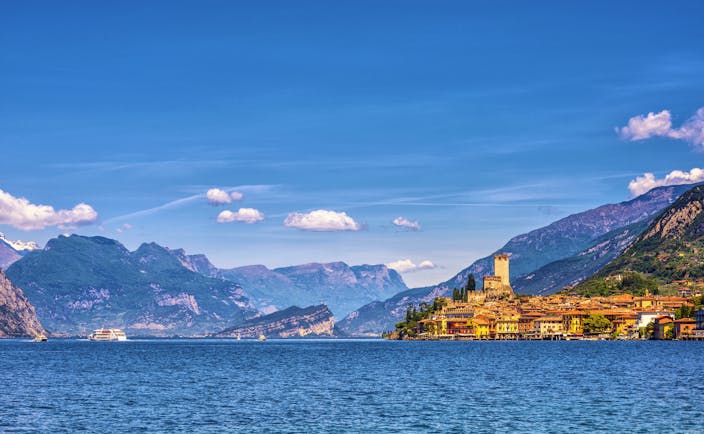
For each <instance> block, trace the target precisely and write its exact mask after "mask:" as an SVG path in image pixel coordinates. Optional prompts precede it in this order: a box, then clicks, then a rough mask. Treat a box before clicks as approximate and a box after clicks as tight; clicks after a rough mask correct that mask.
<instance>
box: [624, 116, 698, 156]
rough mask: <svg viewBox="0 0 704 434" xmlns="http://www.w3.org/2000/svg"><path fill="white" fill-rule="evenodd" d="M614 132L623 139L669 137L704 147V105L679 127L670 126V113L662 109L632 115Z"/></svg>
mask: <svg viewBox="0 0 704 434" xmlns="http://www.w3.org/2000/svg"><path fill="white" fill-rule="evenodd" d="M616 132H617V133H618V135H619V136H620V137H621V138H622V139H624V140H631V141H635V140H644V139H649V138H651V137H656V136H658V137H670V138H672V139H679V140H685V141H687V142H689V143H691V144H693V145H696V146H700V147H702V148H704V107H702V108H700V109H699V110H697V112H696V113H695V114H694V115H693V116H692V117H690V118H689V119H687V121H686V122H685V123H683V124H682V126H680V127H679V128H672V115H671V114H670V111H669V110H663V111H661V112H660V113H653V112H650V113H648V114H647V115H646V116H643V115H638V116H634V117H632V118H630V119H629V120H628V125H627V126H625V127H622V128H616Z"/></svg>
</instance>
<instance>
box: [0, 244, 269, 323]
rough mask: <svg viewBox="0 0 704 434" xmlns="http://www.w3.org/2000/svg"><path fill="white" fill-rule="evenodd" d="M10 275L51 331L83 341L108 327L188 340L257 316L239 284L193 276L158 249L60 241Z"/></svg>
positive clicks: (18, 264) (26, 259)
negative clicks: (132, 250)
mask: <svg viewBox="0 0 704 434" xmlns="http://www.w3.org/2000/svg"><path fill="white" fill-rule="evenodd" d="M7 276H8V277H9V278H10V280H11V281H12V282H13V283H14V284H15V285H17V286H19V287H20V288H22V289H23V291H24V293H25V294H26V296H27V298H29V300H30V301H31V303H32V304H33V305H34V307H35V308H36V311H37V315H38V316H39V319H40V321H41V322H42V324H44V326H45V327H46V328H47V329H48V330H49V331H51V332H59V333H65V334H81V335H84V334H86V333H87V332H89V331H90V330H92V329H94V328H98V327H103V326H105V327H119V328H124V329H126V330H127V332H128V334H132V335H134V334H143V335H162V336H171V335H176V334H178V335H189V336H190V335H197V334H202V333H205V332H207V331H212V330H217V329H222V328H225V327H227V326H230V325H232V324H236V323H239V322H242V321H244V320H246V319H247V318H250V317H252V316H255V315H256V314H257V312H256V310H255V309H254V308H253V306H252V305H251V304H250V302H249V300H248V299H247V297H246V296H245V295H244V292H243V290H242V288H241V287H240V286H239V285H237V284H235V283H232V282H229V281H225V280H221V279H214V278H209V277H205V276H203V275H201V274H199V273H195V272H193V271H191V270H189V269H188V268H186V267H184V265H183V264H182V263H181V262H180V261H179V260H178V259H177V257H176V256H175V255H173V254H172V252H171V251H170V250H168V249H166V248H164V247H161V246H159V245H157V244H154V243H151V244H143V245H142V246H140V247H139V249H137V250H136V251H135V252H130V251H128V250H127V249H126V248H125V247H124V246H123V245H122V244H120V243H119V242H117V241H115V240H111V239H108V238H103V237H82V236H77V235H72V236H70V237H63V236H62V237H59V238H55V239H52V240H50V241H49V243H47V246H46V248H45V249H44V250H41V251H34V252H31V253H29V254H27V255H26V256H25V257H24V258H23V259H21V260H19V261H17V262H15V263H14V264H13V265H12V266H11V267H10V268H8V270H7Z"/></svg>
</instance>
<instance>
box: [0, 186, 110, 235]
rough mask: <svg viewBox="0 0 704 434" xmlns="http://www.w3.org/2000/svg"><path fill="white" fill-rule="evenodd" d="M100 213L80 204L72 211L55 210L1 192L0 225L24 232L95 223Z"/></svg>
mask: <svg viewBox="0 0 704 434" xmlns="http://www.w3.org/2000/svg"><path fill="white" fill-rule="evenodd" d="M97 219H98V213H97V212H95V210H94V209H93V207H91V206H90V205H88V204H85V203H79V204H78V205H76V206H74V207H73V208H72V209H70V210H65V209H60V210H58V211H56V210H54V207H52V206H49V205H35V204H33V203H30V202H29V200H27V199H25V198H23V197H20V198H17V197H14V196H12V195H11V194H10V193H7V192H5V191H3V190H0V224H7V225H12V226H14V227H15V228H17V229H21V230H24V231H34V230H40V229H44V228H46V227H49V226H57V227H59V228H61V229H64V228H71V227H76V226H82V225H87V224H90V223H94V222H95V221H96V220H97Z"/></svg>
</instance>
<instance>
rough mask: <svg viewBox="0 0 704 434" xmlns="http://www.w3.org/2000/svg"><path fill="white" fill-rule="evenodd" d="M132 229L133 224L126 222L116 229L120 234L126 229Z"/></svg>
mask: <svg viewBox="0 0 704 434" xmlns="http://www.w3.org/2000/svg"><path fill="white" fill-rule="evenodd" d="M130 229H132V225H131V224H129V223H125V224H123V225H122V226H120V227H119V228H117V229H115V232H117V233H118V234H121V233H123V232H125V231H129V230H130Z"/></svg>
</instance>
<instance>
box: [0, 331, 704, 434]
mask: <svg viewBox="0 0 704 434" xmlns="http://www.w3.org/2000/svg"><path fill="white" fill-rule="evenodd" d="M703 368H704V342H386V341H305V340H304V341H274V340H270V341H267V342H263V343H260V342H253V341H239V342H237V341H219V340H153V341H130V342H121V343H118V342H115V343H96V342H87V341H77V340H50V341H49V342H46V343H44V344H33V343H28V342H23V341H19V340H5V341H0V387H1V388H2V390H0V431H10V432H12V431H41V432H63V431H70V432H74V431H80V430H86V431H90V432H124V431H132V432H139V431H149V432H154V431H168V432H174V431H180V432H223V431H227V432H235V431H241V432H305V433H314V432H334V433H339V432H404V433H405V432H467V431H480V432H493V431H500V432H507V431H509V432H517V431H520V432H545V431H549V432H567V431H570V432H574V431H579V432H595V431H603V432H606V431H608V432H634V431H637V432H672V431H675V432H684V431H688V432H700V431H704V399H703V397H704V369H703Z"/></svg>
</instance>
